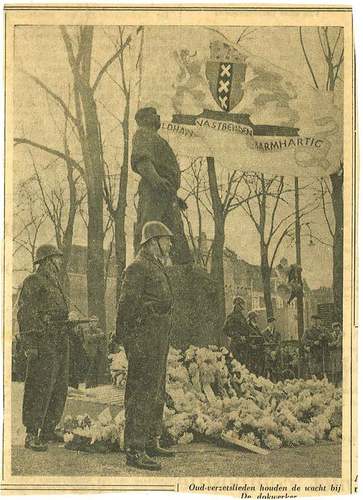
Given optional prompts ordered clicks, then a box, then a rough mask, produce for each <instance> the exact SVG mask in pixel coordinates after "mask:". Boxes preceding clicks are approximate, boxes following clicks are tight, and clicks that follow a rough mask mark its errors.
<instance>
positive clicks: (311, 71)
mask: <svg viewBox="0 0 363 500" xmlns="http://www.w3.org/2000/svg"><path fill="white" fill-rule="evenodd" d="M299 33H300V43H301V48H302V50H303V53H304V57H305V61H306V64H307V65H308V68H309V71H310V74H311V77H312V79H313V82H314V85H315V88H316V89H318V88H319V85H318V82H317V81H316V78H315V74H314V71H313V68H312V66H311V64H310V61H309V58H308V55H307V53H306V50H305V45H304V41H303V36H302V27H301V26H300V27H299Z"/></svg>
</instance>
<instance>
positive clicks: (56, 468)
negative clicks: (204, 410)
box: [12, 384, 341, 477]
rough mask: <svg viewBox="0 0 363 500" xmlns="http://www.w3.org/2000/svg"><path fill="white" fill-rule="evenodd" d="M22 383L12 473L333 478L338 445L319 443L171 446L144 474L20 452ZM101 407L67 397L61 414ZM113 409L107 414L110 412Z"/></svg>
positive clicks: (16, 398)
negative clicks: (251, 449)
mask: <svg viewBox="0 0 363 500" xmlns="http://www.w3.org/2000/svg"><path fill="white" fill-rule="evenodd" d="M21 396H22V385H21V384H13V419H12V426H13V428H12V437H13V439H12V442H13V447H12V471H13V474H14V475H43V476H47V475H50V476H57V475H58V476H59V475H61V476H87V475H88V476H94V475H95V474H99V475H100V476H130V475H133V476H136V475H143V476H146V475H148V474H150V475H151V476H164V477H165V476H194V477H198V476H209V475H210V476H229V477H233V476H235V477H339V476H340V474H341V472H340V471H341V446H339V445H335V444H330V443H324V444H319V445H315V446H303V447H299V448H295V449H288V448H284V449H281V450H277V451H273V452H271V453H270V454H269V455H267V456H260V455H255V454H253V453H248V452H243V451H240V450H236V449H228V448H220V447H217V446H213V445H210V444H205V443H192V444H189V445H182V446H181V445H180V446H177V447H175V451H176V452H177V453H176V457H175V458H173V459H168V460H166V459H163V460H162V466H163V468H162V471H161V472H158V473H155V472H151V473H148V472H147V471H138V470H137V469H131V468H129V467H127V466H126V465H125V456H124V454H122V453H109V454H89V453H79V452H72V451H69V450H65V449H64V448H63V445H51V447H50V449H49V451H48V452H47V453H34V452H31V451H29V450H26V449H24V447H23V442H24V441H23V440H24V430H23V428H22V425H21V420H20V412H21ZM103 408H105V405H104V404H99V403H90V402H86V401H76V400H73V399H69V400H68V402H67V407H66V411H65V414H73V415H79V414H83V413H89V414H90V415H91V416H92V415H93V416H95V415H97V414H98V413H99V412H100V411H101V410H102V409H103ZM117 411H118V408H117V407H116V406H115V407H113V409H112V413H114V414H116V413H117Z"/></svg>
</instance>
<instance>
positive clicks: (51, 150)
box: [14, 137, 84, 178]
mask: <svg viewBox="0 0 363 500" xmlns="http://www.w3.org/2000/svg"><path fill="white" fill-rule="evenodd" d="M19 144H28V145H29V146H33V147H34V148H38V149H41V150H42V151H45V152H46V153H49V154H51V155H54V156H57V157H58V158H62V160H64V161H66V162H69V164H70V165H72V167H74V168H75V169H76V170H78V172H79V173H80V174H81V175H82V177H83V178H84V169H83V168H82V167H81V166H80V164H79V163H78V162H77V161H76V160H74V159H73V158H71V157H70V156H68V155H66V154H65V153H62V152H61V151H59V150H58V149H54V148H50V147H48V146H45V145H44V144H40V143H38V142H35V141H31V140H30V139H25V138H24V137H15V138H14V145H15V146H18V145H19Z"/></svg>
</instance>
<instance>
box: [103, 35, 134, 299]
mask: <svg viewBox="0 0 363 500" xmlns="http://www.w3.org/2000/svg"><path fill="white" fill-rule="evenodd" d="M139 33H141V43H140V45H139V49H138V50H139V56H138V58H137V62H136V68H135V69H137V68H138V65H139V64H140V62H139V61H140V55H141V53H142V50H143V47H142V44H143V27H142V26H139V27H137V28H136V32H135V30H134V28H133V29H132V34H133V35H135V36H137V35H138V34H139ZM132 34H131V33H130V34H129V35H128V36H126V28H125V27H120V26H119V27H118V39H117V41H116V43H115V50H116V52H115V53H117V62H118V69H119V74H120V79H119V80H120V81H117V80H115V79H114V78H112V77H111V75H110V74H109V73H107V74H108V76H109V77H110V78H111V80H112V81H113V83H114V84H115V85H116V87H117V88H118V89H119V91H120V93H121V97H122V102H123V110H122V114H121V115H120V116H121V118H119V117H118V116H115V115H113V116H114V118H115V119H116V121H117V122H118V124H119V126H120V129H121V141H122V146H123V147H122V158H121V159H120V160H117V161H118V163H119V164H120V174H119V176H117V177H118V186H117V189H115V186H114V184H113V182H112V181H113V180H114V177H113V176H112V175H111V174H110V169H109V165H108V164H107V162H106V161H105V159H104V163H105V171H106V175H105V177H104V197H105V201H106V206H107V210H108V212H109V213H110V215H111V217H112V219H113V221H114V225H115V227H114V237H115V241H114V244H115V253H116V262H117V282H116V302H117V301H118V297H119V293H120V288H121V277H122V272H123V270H124V268H125V266H126V231H125V218H126V207H127V185H128V172H129V167H128V164H129V149H130V144H129V130H130V104H131V103H130V99H131V93H130V85H131V75H130V74H129V75H128V74H127V71H126V54H125V50H122V51H117V48H118V47H125V48H126V47H127V48H128V50H129V57H130V52H131V45H130V42H131V38H132Z"/></svg>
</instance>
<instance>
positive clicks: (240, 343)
mask: <svg viewBox="0 0 363 500" xmlns="http://www.w3.org/2000/svg"><path fill="white" fill-rule="evenodd" d="M244 306H245V301H244V299H243V298H242V297H241V296H239V295H237V296H236V297H234V299H233V310H232V312H230V313H229V314H228V316H227V317H226V321H225V322H224V326H223V333H224V334H225V335H227V337H229V338H230V339H231V340H230V350H231V353H232V354H233V357H234V358H236V359H237V360H238V361H239V362H240V363H241V364H242V365H245V366H247V365H248V334H249V329H248V325H247V320H246V318H245V315H244V311H243V310H244Z"/></svg>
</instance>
